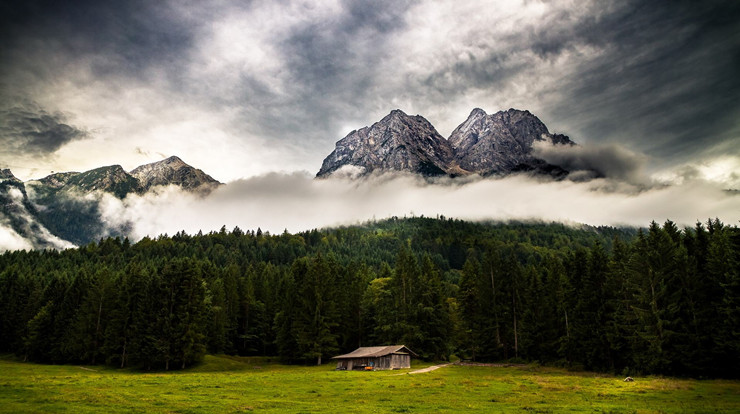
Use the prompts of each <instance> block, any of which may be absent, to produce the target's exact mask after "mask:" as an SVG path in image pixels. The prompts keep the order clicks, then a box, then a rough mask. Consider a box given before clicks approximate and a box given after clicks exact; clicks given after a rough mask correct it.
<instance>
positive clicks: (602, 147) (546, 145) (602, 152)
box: [533, 141, 649, 184]
mask: <svg viewBox="0 0 740 414" xmlns="http://www.w3.org/2000/svg"><path fill="white" fill-rule="evenodd" d="M533 148H534V156H535V157H538V158H542V159H543V160H545V161H547V162H548V163H550V164H553V165H557V166H560V167H562V168H564V169H565V170H567V171H570V172H571V175H573V173H574V172H580V173H581V175H583V174H586V175H590V176H591V178H593V177H599V178H611V179H615V180H621V181H627V182H629V183H632V184H647V183H648V181H649V180H648V177H647V175H646V172H645V165H646V163H647V160H648V158H647V157H646V156H645V155H643V154H637V153H635V152H633V151H630V150H629V149H627V148H624V147H622V146H619V145H616V144H591V145H586V146H578V145H574V146H568V145H557V144H552V143H550V142H548V141H535V142H534V145H533ZM584 178H585V177H584Z"/></svg>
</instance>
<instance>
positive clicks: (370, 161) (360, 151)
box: [317, 109, 453, 177]
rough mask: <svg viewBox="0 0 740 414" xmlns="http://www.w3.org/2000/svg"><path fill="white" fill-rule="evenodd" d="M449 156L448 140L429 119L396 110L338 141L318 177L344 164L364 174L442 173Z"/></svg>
mask: <svg viewBox="0 0 740 414" xmlns="http://www.w3.org/2000/svg"><path fill="white" fill-rule="evenodd" d="M452 156H453V153H452V148H451V147H450V144H449V142H447V140H446V139H444V138H443V137H442V136H441V135H440V134H439V133H438V132H437V130H436V129H434V126H432V124H431V123H429V121H427V120H426V119H424V117H421V116H419V115H417V116H409V115H406V114H405V113H404V112H403V111H401V110H398V109H396V110H394V111H391V113H390V114H388V115H387V116H386V117H385V118H383V119H381V120H380V121H379V122H376V123H374V124H373V125H372V126H370V127H365V128H362V129H360V130H358V131H357V130H356V131H352V132H350V133H349V134H348V135H347V136H346V137H344V138H342V139H341V140H340V141H339V142H337V144H336V148H335V149H334V151H333V152H332V153H331V154H329V156H328V157H326V159H324V162H323V164H322V165H321V170H319V172H318V174H317V176H318V177H322V176H326V175H329V174H331V173H333V172H334V171H336V170H338V169H339V168H341V167H343V166H345V165H351V166H355V167H359V168H360V169H361V170H362V172H364V173H370V172H372V171H375V170H393V171H411V172H414V173H419V174H423V175H444V174H446V173H447V170H448V168H449V164H450V162H451V160H452Z"/></svg>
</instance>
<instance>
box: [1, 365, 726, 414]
mask: <svg viewBox="0 0 740 414" xmlns="http://www.w3.org/2000/svg"><path fill="white" fill-rule="evenodd" d="M427 365H428V364H416V365H415V367H414V368H423V367H425V366H427ZM83 368H88V369H83ZM89 369H93V370H95V371H91V370H89ZM405 372H407V371H384V372H342V371H334V370H333V369H332V367H331V366H327V365H325V366H322V367H296V366H284V365H279V364H276V363H273V362H270V361H269V360H268V359H265V358H238V357H227V356H207V357H206V359H205V361H204V363H203V364H201V365H199V366H197V367H194V368H193V369H190V370H187V371H185V372H174V373H173V372H169V373H163V372H158V373H142V372H134V371H129V370H117V369H112V368H107V367H78V366H51V365H37V364H29V363H20V362H16V361H13V360H12V359H10V358H0V412H12V413H24V412H73V413H97V412H105V413H123V412H141V413H211V412H224V413H240V412H241V413H245V412H246V413H248V412H261V413H276V412H291V413H318V412H344V413H378V412H380V413H404V412H408V413H414V412H416V413H422V412H441V413H457V412H470V413H492V412H534V413H548V412H584V413H592V412H634V413H664V412H665V413H670V412H740V381H719V380H717V381H714V380H713V381H696V380H683V379H666V378H654V377H649V378H636V381H635V382H632V383H625V382H622V379H621V378H615V377H612V376H603V375H598V374H592V373H572V372H567V371H565V370H561V369H554V368H542V367H524V368H492V367H463V366H450V367H445V368H441V369H438V370H435V371H432V372H428V373H424V374H416V375H405ZM399 374H400V375H399Z"/></svg>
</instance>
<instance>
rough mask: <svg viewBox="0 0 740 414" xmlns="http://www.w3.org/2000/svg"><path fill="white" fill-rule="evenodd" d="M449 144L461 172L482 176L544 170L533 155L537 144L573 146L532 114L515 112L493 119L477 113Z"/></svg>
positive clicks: (479, 112) (474, 111)
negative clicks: (548, 143) (540, 142)
mask: <svg viewBox="0 0 740 414" xmlns="http://www.w3.org/2000/svg"><path fill="white" fill-rule="evenodd" d="M449 141H450V145H451V146H452V148H453V150H454V151H455V161H456V162H457V163H458V165H459V166H460V168H462V169H464V170H466V171H470V172H473V173H478V174H483V175H488V174H498V173H508V172H511V171H519V170H532V169H533V170H536V169H539V168H540V167H544V166H545V165H544V164H543V163H544V161H542V160H538V159H536V158H535V157H534V156H533V155H532V149H533V148H532V146H533V144H534V142H535V141H550V142H551V143H557V144H573V143H572V141H570V139H569V138H568V137H566V136H564V135H557V136H556V135H553V134H550V132H549V131H548V129H547V127H546V126H545V124H544V123H542V121H540V119H539V118H537V117H536V116H534V115H533V114H532V113H530V112H529V111H526V110H525V111H521V110H518V109H513V108H512V109H509V110H507V111H499V112H496V113H494V114H490V115H488V114H486V112H485V111H483V110H482V109H477V108H476V109H474V110H473V111H472V112H471V113H470V115H469V116H468V119H466V120H465V122H463V123H462V124H460V125H459V126H458V127H457V128H455V130H454V131H453V132H452V134H451V135H450V138H449Z"/></svg>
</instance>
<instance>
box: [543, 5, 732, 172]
mask: <svg viewBox="0 0 740 414" xmlns="http://www.w3.org/2000/svg"><path fill="white" fill-rule="evenodd" d="M575 38H576V39H582V41H584V42H586V43H588V44H593V45H596V46H597V47H601V48H603V50H604V53H603V54H602V55H600V56H598V57H597V58H595V59H593V60H591V61H589V62H588V63H586V64H584V65H582V66H581V67H579V68H578V70H577V72H576V74H575V76H573V77H572V78H570V79H568V80H567V82H566V83H564V84H563V85H562V89H561V90H562V93H563V96H562V98H561V99H562V102H561V103H562V105H558V106H554V110H553V111H552V115H553V116H554V117H555V118H560V119H562V120H563V121H565V123H573V124H580V125H582V130H581V131H580V132H581V134H582V135H583V136H585V137H588V138H589V139H593V140H603V141H615V140H620V141H622V142H624V143H626V144H628V145H630V146H632V147H633V148H637V149H640V150H643V151H646V152H647V153H648V154H650V155H653V156H656V157H660V158H664V159H674V160H679V161H685V160H686V159H688V158H690V157H693V156H696V155H698V154H700V153H703V152H706V151H710V152H711V149H712V147H714V146H716V145H719V144H721V143H722V142H723V141H724V142H726V141H727V140H728V139H733V138H734V139H737V138H736V137H737V133H738V124H737V119H738V115H739V114H740V76H738V75H737V74H738V73H740V3H739V2H737V1H702V2H694V1H679V2H662V1H658V2H641V1H638V2H630V3H624V4H622V6H621V7H619V8H618V9H616V10H615V11H614V12H612V13H608V14H605V15H603V16H600V17H598V18H594V19H590V20H588V21H586V22H584V24H583V25H581V26H580V27H578V28H577V30H576V33H575ZM733 134H735V135H734V136H733ZM738 150H740V145H736V146H735V147H734V152H735V153H736V154H737V151H738ZM712 155H716V154H712Z"/></svg>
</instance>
